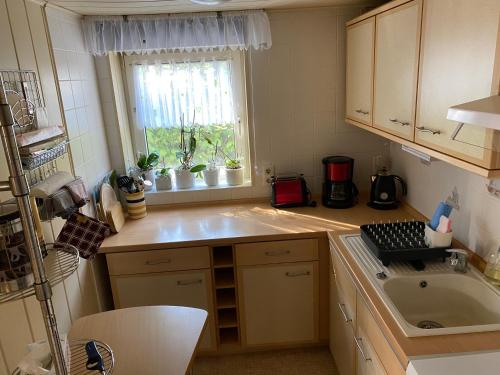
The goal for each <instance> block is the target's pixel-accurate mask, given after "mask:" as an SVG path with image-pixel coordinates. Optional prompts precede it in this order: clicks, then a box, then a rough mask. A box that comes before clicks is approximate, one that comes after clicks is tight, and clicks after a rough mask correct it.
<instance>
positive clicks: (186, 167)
mask: <svg viewBox="0 0 500 375" xmlns="http://www.w3.org/2000/svg"><path fill="white" fill-rule="evenodd" d="M193 123H194V121H193ZM186 134H189V136H188V139H186ZM195 151H196V128H195V127H194V126H192V127H191V129H189V130H186V128H185V126H184V118H182V119H181V142H180V145H179V151H177V153H176V156H177V159H179V162H180V164H181V165H180V166H179V167H178V168H177V169H176V170H175V184H176V186H177V188H178V189H189V188H192V187H193V186H194V183H195V177H196V173H200V172H201V171H202V170H204V169H205V168H206V166H205V165H204V164H198V165H194V163H193V157H194V153H195Z"/></svg>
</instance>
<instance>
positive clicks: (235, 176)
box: [226, 167, 243, 186]
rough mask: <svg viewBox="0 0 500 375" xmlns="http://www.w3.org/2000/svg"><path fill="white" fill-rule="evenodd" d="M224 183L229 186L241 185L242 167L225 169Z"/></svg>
mask: <svg viewBox="0 0 500 375" xmlns="http://www.w3.org/2000/svg"><path fill="white" fill-rule="evenodd" d="M226 181H227V184H228V185H229V186H238V185H243V167H241V168H238V169H230V168H226Z"/></svg>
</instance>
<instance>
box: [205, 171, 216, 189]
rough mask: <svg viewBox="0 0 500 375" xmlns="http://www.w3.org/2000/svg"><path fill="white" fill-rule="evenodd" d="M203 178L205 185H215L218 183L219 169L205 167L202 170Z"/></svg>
mask: <svg viewBox="0 0 500 375" xmlns="http://www.w3.org/2000/svg"><path fill="white" fill-rule="evenodd" d="M203 179H204V180H205V183H206V184H207V186H217V185H219V169H218V168H215V169H205V170H204V171H203Z"/></svg>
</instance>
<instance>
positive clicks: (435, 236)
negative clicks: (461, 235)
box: [425, 225, 453, 247]
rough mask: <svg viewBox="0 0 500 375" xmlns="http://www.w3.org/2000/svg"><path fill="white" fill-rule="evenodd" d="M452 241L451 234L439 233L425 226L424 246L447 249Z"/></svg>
mask: <svg viewBox="0 0 500 375" xmlns="http://www.w3.org/2000/svg"><path fill="white" fill-rule="evenodd" d="M452 239H453V232H448V233H440V232H436V231H435V230H433V229H432V228H431V227H429V225H426V226H425V244H426V245H427V246H429V247H449V246H451V241H452Z"/></svg>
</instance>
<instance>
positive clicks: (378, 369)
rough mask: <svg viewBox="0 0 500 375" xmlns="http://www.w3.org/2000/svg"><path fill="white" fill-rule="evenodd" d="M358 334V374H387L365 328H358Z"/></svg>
mask: <svg viewBox="0 0 500 375" xmlns="http://www.w3.org/2000/svg"><path fill="white" fill-rule="evenodd" d="M358 335H359V337H357V338H356V341H357V342H356V349H357V351H356V375H387V372H386V371H385V368H384V366H383V365H382V363H381V362H380V359H379V358H378V357H377V353H376V352H375V351H374V350H373V346H372V344H371V342H370V341H369V340H368V339H367V338H366V337H367V336H366V335H365V333H364V332H363V330H360V329H358Z"/></svg>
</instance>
